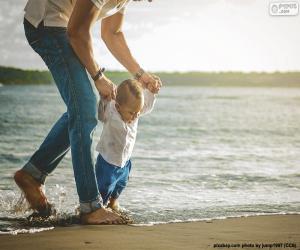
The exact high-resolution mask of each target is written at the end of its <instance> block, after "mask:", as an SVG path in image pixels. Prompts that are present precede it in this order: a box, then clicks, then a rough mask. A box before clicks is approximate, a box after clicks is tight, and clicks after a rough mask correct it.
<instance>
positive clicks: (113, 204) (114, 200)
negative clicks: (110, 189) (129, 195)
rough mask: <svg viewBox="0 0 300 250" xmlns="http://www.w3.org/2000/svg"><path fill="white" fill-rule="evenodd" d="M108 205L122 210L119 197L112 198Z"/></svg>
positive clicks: (115, 209) (117, 210)
mask: <svg viewBox="0 0 300 250" xmlns="http://www.w3.org/2000/svg"><path fill="white" fill-rule="evenodd" d="M107 207H109V208H111V209H112V210H114V211H116V212H120V204H119V202H118V200H117V199H114V198H110V199H109V203H108V205H107Z"/></svg>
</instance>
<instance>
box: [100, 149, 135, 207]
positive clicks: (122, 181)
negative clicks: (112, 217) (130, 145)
mask: <svg viewBox="0 0 300 250" xmlns="http://www.w3.org/2000/svg"><path fill="white" fill-rule="evenodd" d="M130 170H131V160H128V161H127V162H126V164H125V166H124V167H123V168H120V167H117V166H115V165H113V164H110V163H109V162H107V161H105V160H104V159H103V157H102V156H101V155H100V154H99V155H98V158H97V162H96V176H97V182H98V188H99V191H100V194H101V196H102V199H103V204H107V203H108V200H109V198H110V197H111V198H114V199H117V198H118V197H119V196H120V194H121V193H122V191H123V190H124V188H125V187H126V185H127V182H128V179H129V173H130Z"/></svg>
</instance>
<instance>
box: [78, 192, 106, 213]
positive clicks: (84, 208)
mask: <svg viewBox="0 0 300 250" xmlns="http://www.w3.org/2000/svg"><path fill="white" fill-rule="evenodd" d="M102 206H103V203H102V198H101V196H100V195H99V196H98V197H97V198H96V200H94V201H90V202H80V212H81V213H82V214H88V213H91V212H93V211H95V210H97V209H99V208H101V207H102Z"/></svg>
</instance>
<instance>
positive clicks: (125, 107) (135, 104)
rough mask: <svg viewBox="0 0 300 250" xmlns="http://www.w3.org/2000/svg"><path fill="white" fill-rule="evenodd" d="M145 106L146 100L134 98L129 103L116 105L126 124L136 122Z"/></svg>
mask: <svg viewBox="0 0 300 250" xmlns="http://www.w3.org/2000/svg"><path fill="white" fill-rule="evenodd" d="M143 106H144V99H143V98H142V99H137V98H133V99H132V100H130V101H129V102H128V103H126V104H125V103H124V104H122V105H119V104H118V103H116V109H117V110H118V112H119V114H120V115H121V117H122V120H123V121H124V122H126V123H130V122H132V121H133V120H135V119H136V118H137V117H138V116H139V115H140V111H141V110H142V108H143Z"/></svg>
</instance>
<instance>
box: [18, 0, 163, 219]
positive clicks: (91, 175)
mask: <svg viewBox="0 0 300 250" xmlns="http://www.w3.org/2000/svg"><path fill="white" fill-rule="evenodd" d="M129 1H130V0H77V1H75V0H29V1H28V3H27V5H26V7H25V18H24V29H25V35H26V38H27V40H28V42H29V44H30V46H31V47H32V48H33V50H34V51H35V52H37V53H38V54H39V55H40V56H41V58H42V59H43V60H44V62H45V63H46V65H47V67H48V68H49V70H50V72H51V74H52V76H53V78H54V81H55V83H56V86H57V88H58V90H59V93H60V95H61V97H62V99H63V101H64V102H65V104H66V107H67V111H66V112H65V113H64V114H62V116H61V117H60V119H59V120H58V121H57V122H56V123H55V124H54V126H53V127H52V129H51V130H50V132H49V134H48V135H47V137H46V138H45V140H44V142H43V143H42V144H41V146H40V147H39V149H38V150H37V151H36V152H35V153H34V154H33V155H32V157H31V158H30V160H29V161H28V163H26V164H25V166H24V167H23V168H22V169H21V170H19V171H17V172H16V173H15V181H16V183H17V184H18V186H19V187H20V188H21V190H22V191H23V192H24V194H25V197H26V199H27V200H28V202H29V203H30V205H31V207H32V208H33V209H35V210H37V211H38V212H39V213H41V214H46V215H47V213H49V208H50V205H49V203H48V201H47V198H46V196H45V194H44V193H43V191H42V186H43V184H44V182H45V179H46V176H47V175H48V174H49V173H51V172H52V171H53V170H54V169H55V168H56V167H57V165H58V164H59V162H60V161H61V160H62V158H63V157H64V156H65V154H66V153H67V152H68V150H69V149H70V148H71V154H72V163H73V170H74V176H75V182H76V187H77V193H78V195H79V201H80V211H81V222H82V223H83V224H102V223H109V224H111V223H122V220H121V218H120V217H119V216H118V215H116V214H114V213H113V212H110V211H108V210H106V209H105V208H104V207H103V205H102V199H101V196H100V194H99V191H98V189H97V184H96V178H95V172H94V158H93V150H92V149H93V146H92V144H93V142H92V138H93V133H94V130H95V128H96V125H97V110H96V107H97V105H96V103H97V94H96V93H95V91H94V89H95V88H94V87H93V86H92V85H93V84H94V85H95V87H96V89H97V90H98V92H99V93H100V95H102V96H103V97H105V98H108V99H110V98H114V97H115V85H114V84H113V83H112V81H111V80H109V79H108V78H107V77H106V76H105V75H104V73H103V68H101V67H100V66H99V65H98V64H97V63H96V61H95V58H94V54H93V48H92V37H91V32H90V31H91V28H92V26H93V24H94V23H95V22H96V21H97V20H98V19H101V20H102V23H101V38H102V39H103V41H104V42H105V44H106V46H107V47H108V49H109V50H110V52H111V53H112V54H113V55H114V57H115V58H116V59H117V60H118V61H119V62H120V63H121V64H122V65H123V66H124V67H125V68H126V69H127V70H128V71H129V72H130V73H131V74H132V75H133V76H134V77H135V78H136V79H138V80H139V81H140V82H141V83H142V84H144V85H149V86H150V87H151V88H157V89H159V87H160V84H161V83H160V80H159V79H158V78H157V77H156V76H152V75H150V74H149V73H147V72H145V71H144V70H143V69H142V68H141V67H140V65H139V64H138V63H137V61H136V60H135V59H134V58H133V56H132V55H131V52H130V50H129V48H128V46H127V43H126V40H125V37H124V35H123V32H122V29H121V28H122V23H123V19H124V10H125V7H126V5H127V4H128V2H129ZM101 66H102V65H101ZM87 72H88V73H89V74H90V76H91V77H92V79H93V81H94V82H93V83H91V82H90V80H89V78H88V73H87Z"/></svg>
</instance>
